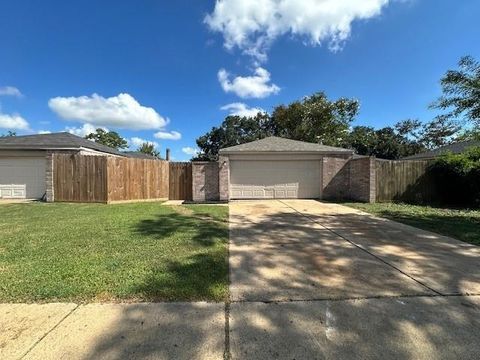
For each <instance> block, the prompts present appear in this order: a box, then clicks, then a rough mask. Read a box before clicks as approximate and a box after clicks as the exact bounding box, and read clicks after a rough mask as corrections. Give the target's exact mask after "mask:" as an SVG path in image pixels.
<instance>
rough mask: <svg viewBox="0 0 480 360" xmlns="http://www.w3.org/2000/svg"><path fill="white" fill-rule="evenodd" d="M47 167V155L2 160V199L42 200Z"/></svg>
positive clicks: (0, 183)
mask: <svg viewBox="0 0 480 360" xmlns="http://www.w3.org/2000/svg"><path fill="white" fill-rule="evenodd" d="M45 167H46V159H45V155H43V156H42V157H6V158H0V199H41V198H42V197H43V196H44V194H45V191H46V183H45Z"/></svg>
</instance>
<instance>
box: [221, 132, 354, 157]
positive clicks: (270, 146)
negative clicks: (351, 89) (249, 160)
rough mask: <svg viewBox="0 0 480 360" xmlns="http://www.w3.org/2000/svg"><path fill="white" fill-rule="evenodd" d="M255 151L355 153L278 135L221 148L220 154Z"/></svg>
mask: <svg viewBox="0 0 480 360" xmlns="http://www.w3.org/2000/svg"><path fill="white" fill-rule="evenodd" d="M255 152H291V153H297V152H308V153H315V152H319V153H330V154H338V153H342V154H345V153H350V154H353V150H349V149H343V148H339V147H333V146H326V145H320V144H315V143H309V142H305V141H297V140H290V139H284V138H280V137H276V136H271V137H267V138H264V139H261V140H256V141H252V142H249V143H245V144H240V145H235V146H231V147H227V148H223V149H221V150H220V154H233V153H255Z"/></svg>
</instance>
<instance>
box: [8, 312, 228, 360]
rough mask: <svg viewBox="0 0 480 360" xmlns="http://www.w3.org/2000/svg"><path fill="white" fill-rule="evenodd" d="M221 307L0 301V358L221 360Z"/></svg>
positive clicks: (223, 327)
mask: <svg viewBox="0 0 480 360" xmlns="http://www.w3.org/2000/svg"><path fill="white" fill-rule="evenodd" d="M224 309H225V306H224V304H212V303H155V304H152V303H144V304H143V303H142V304H88V305H76V304H44V305H37V304H28V305H27V304H1V305H0V359H2V360H10V359H38V360H40V359H41V360H46V359H69V360H75V359H223V353H224V350H225V312H224Z"/></svg>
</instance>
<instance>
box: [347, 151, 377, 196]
mask: <svg viewBox="0 0 480 360" xmlns="http://www.w3.org/2000/svg"><path fill="white" fill-rule="evenodd" d="M348 164H349V167H350V196H349V198H350V199H351V200H356V201H363V202H369V203H373V202H375V197H376V172H375V159H374V158H369V157H367V158H359V159H352V160H350V161H349V163H348Z"/></svg>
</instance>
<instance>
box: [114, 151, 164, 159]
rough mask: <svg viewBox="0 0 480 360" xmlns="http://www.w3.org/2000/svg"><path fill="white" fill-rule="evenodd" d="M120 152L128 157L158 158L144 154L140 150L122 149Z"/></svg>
mask: <svg viewBox="0 0 480 360" xmlns="http://www.w3.org/2000/svg"><path fill="white" fill-rule="evenodd" d="M122 154H124V155H125V156H127V157H129V158H135V159H147V160H159V158H157V157H155V156H153V155H150V154H145V153H142V152H140V151H122Z"/></svg>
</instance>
